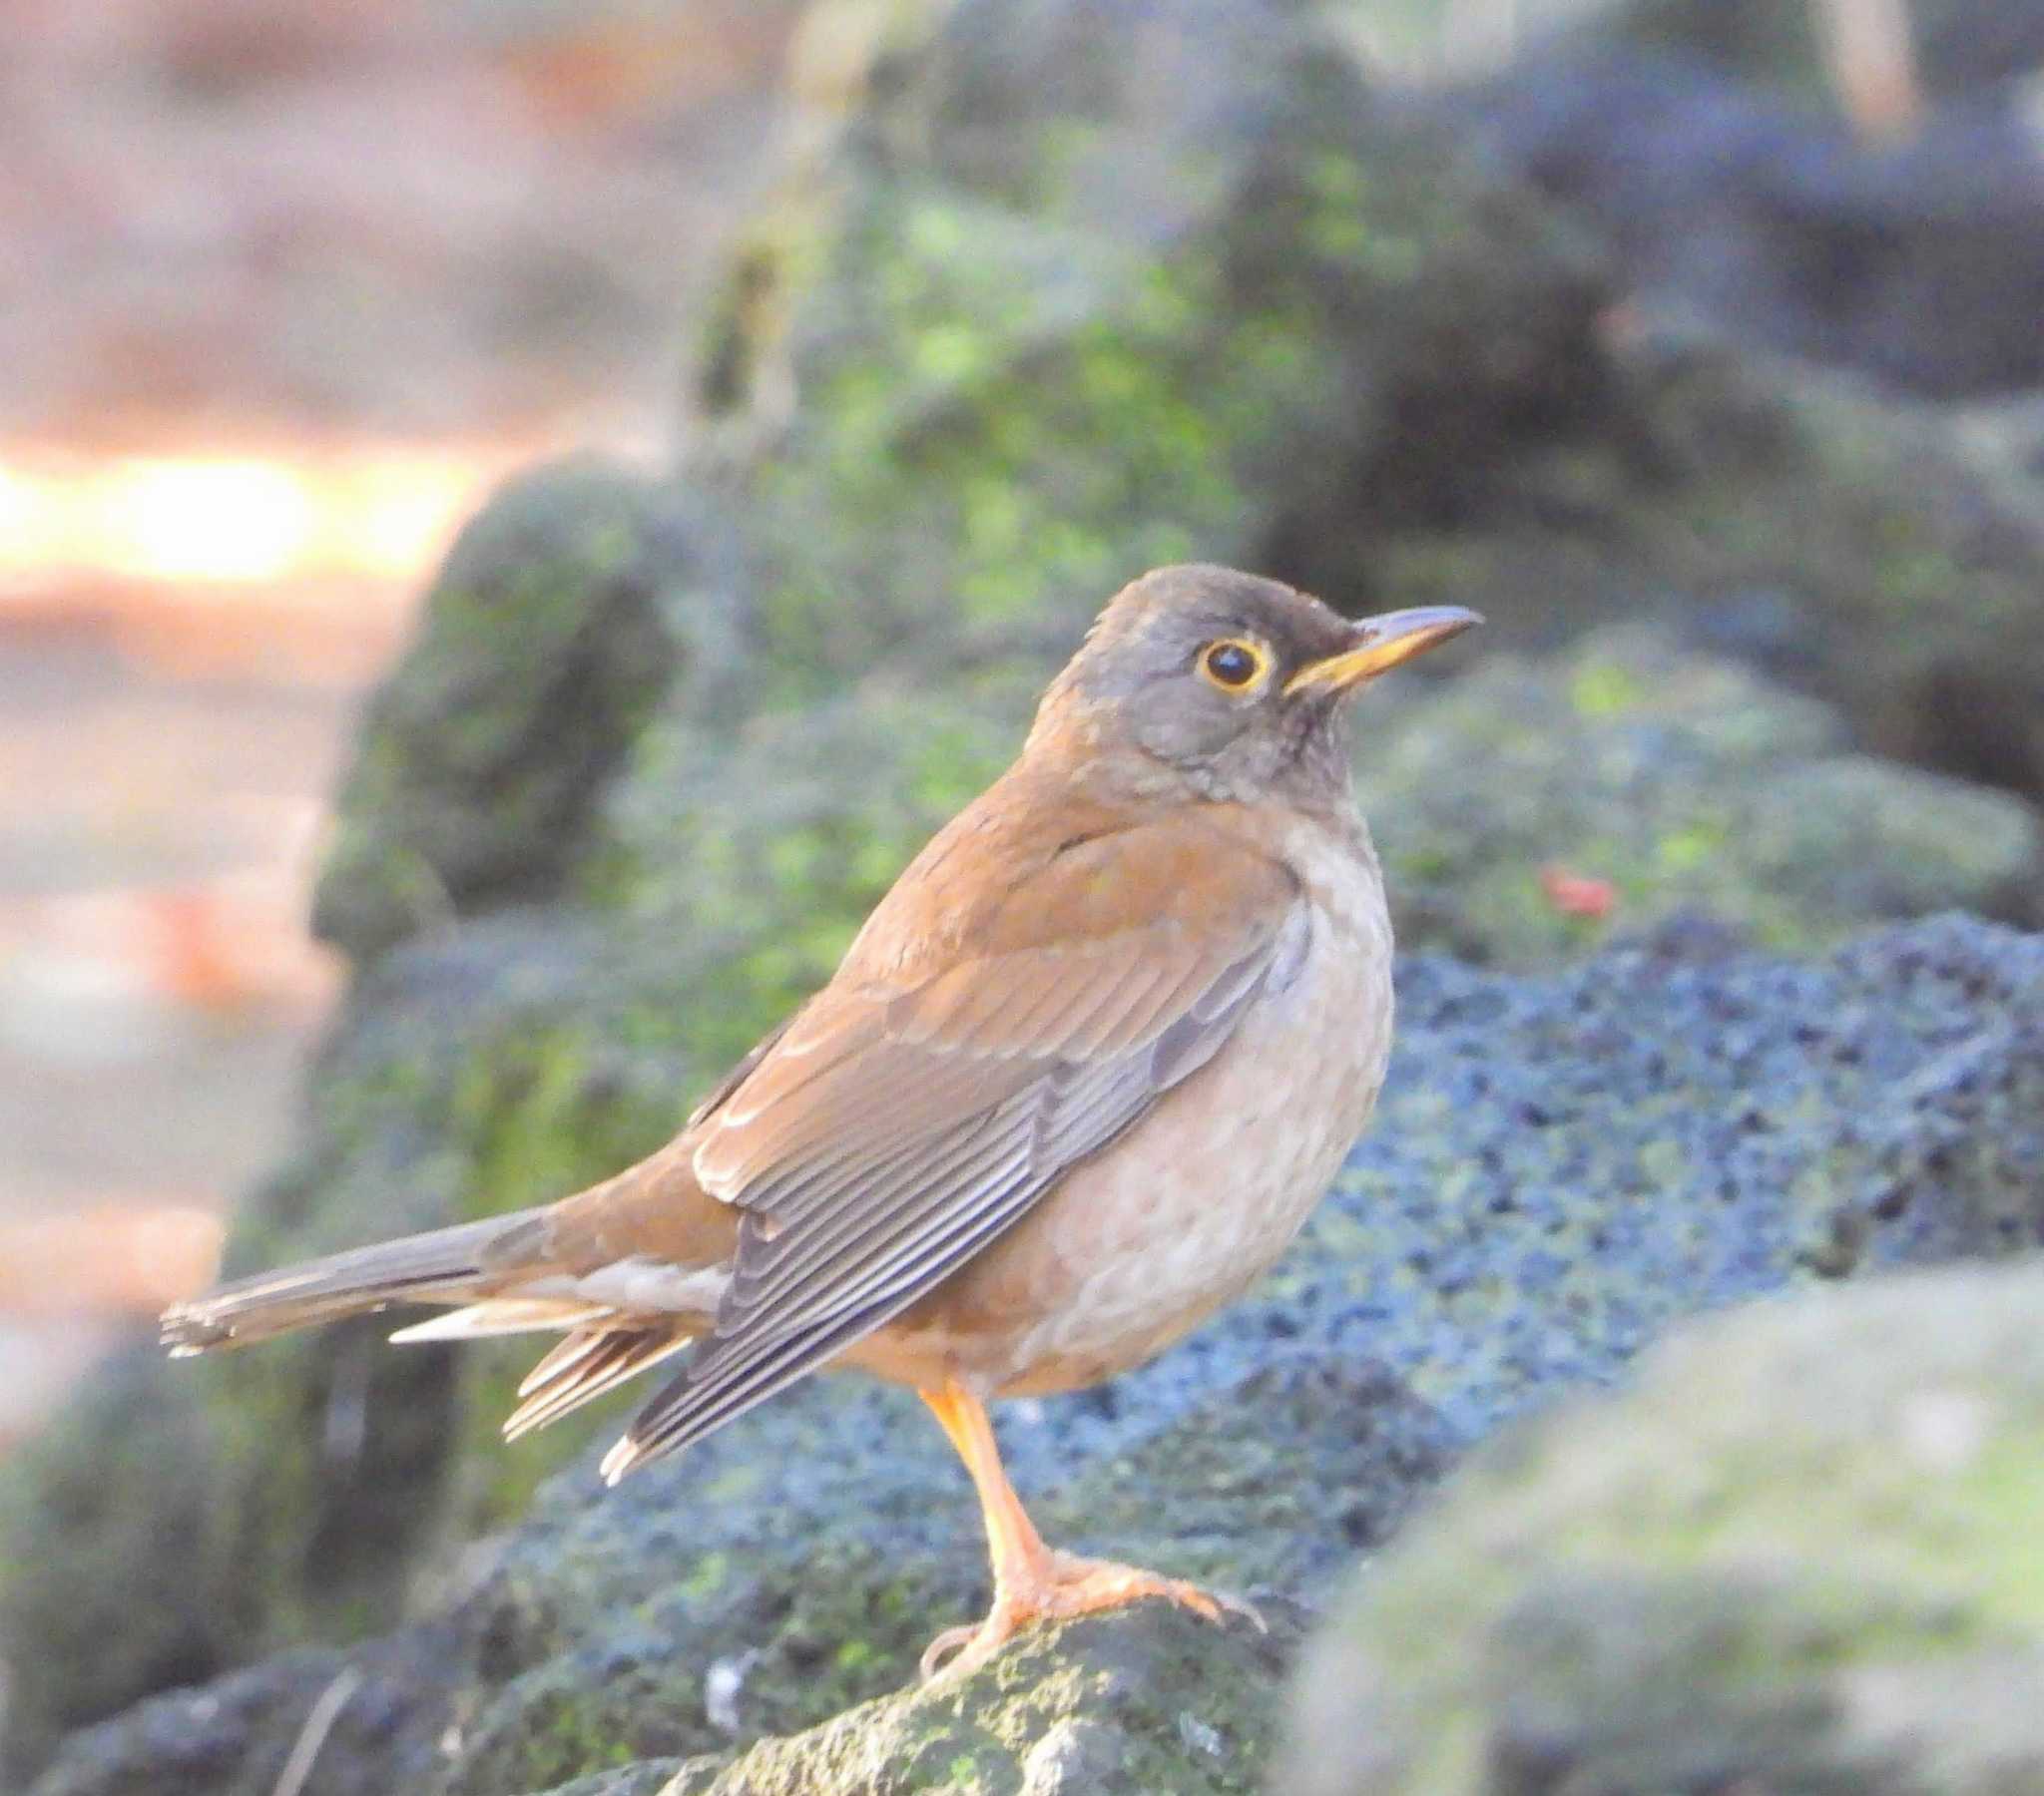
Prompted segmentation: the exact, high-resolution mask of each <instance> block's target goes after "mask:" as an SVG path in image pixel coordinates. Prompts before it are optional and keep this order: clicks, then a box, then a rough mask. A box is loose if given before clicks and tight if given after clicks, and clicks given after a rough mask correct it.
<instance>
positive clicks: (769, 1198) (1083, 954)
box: [605, 825, 1309, 1479]
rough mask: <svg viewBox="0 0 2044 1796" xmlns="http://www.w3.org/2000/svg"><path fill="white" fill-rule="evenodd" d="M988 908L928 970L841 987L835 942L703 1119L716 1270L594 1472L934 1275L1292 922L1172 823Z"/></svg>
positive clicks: (1098, 850) (642, 1454)
mask: <svg viewBox="0 0 2044 1796" xmlns="http://www.w3.org/2000/svg"><path fill="white" fill-rule="evenodd" d="M983 909H984V910H985V913H986V914H985V915H983V916H981V917H979V918H976V919H974V920H973V921H972V922H971V924H970V925H969V926H968V927H967V928H966V929H965V930H964V931H962V932H961V933H962V939H961V940H960V941H959V944H958V952H957V953H956V955H955V956H953V957H952V958H951V959H950V961H949V964H948V965H945V966H943V967H942V968H941V970H937V971H934V972H928V971H925V972H923V973H921V974H919V975H917V976H916V977H914V978H912V979H906V980H901V981H893V980H889V979H885V978H880V979H873V980H869V981H860V980H859V979H857V978H856V977H855V974H856V970H857V969H856V960H857V957H856V956H854V962H853V964H851V965H848V967H847V971H846V975H840V978H839V980H838V981H837V982H835V983H833V984H832V985H831V986H830V987H828V988H826V989H825V990H824V991H823V992H822V993H820V994H818V996H817V997H816V998H815V999H814V1000H812V1001H811V1003H810V1005H809V1007H808V1008H807V1009H806V1010H805V1011H804V1012H803V1013H802V1014H801V1016H800V1017H799V1018H798V1019H797V1020H796V1021H795V1023H794V1024H793V1026H792V1027H790V1028H789V1029H788V1030H787V1031H786V1033H785V1034H783V1035H782V1036H781V1037H780V1038H779V1039H778V1040H777V1041H775V1042H774V1043H773V1044H772V1045H771V1046H770V1048H769V1049H768V1051H767V1053H766V1054H765V1055H764V1056H763V1057H762V1058H761V1060H760V1061H759V1063H758V1064H757V1066H755V1067H754V1068H753V1070H752V1072H751V1074H750V1076H749V1077H747V1078H746V1079H745V1080H744V1082H743V1083H742V1084H741V1085H740V1086H739V1087H738V1088H737V1089H736V1090H735V1091H733V1092H732V1093H731V1094H730V1095H729V1096H728V1097H726V1099H725V1101H724V1103H723V1105H722V1106H721V1108H719V1109H718V1110H717V1111H716V1112H715V1113H714V1114H713V1115H712V1116H710V1117H709V1118H707V1119H706V1121H705V1124H704V1126H703V1128H702V1130H701V1132H700V1136H699V1139H698V1145H697V1148H696V1154H695V1166H696V1173H697V1176H698V1178H699V1179H700V1180H701V1182H702V1184H703V1187H704V1188H705V1189H706V1190H708V1191H710V1192H712V1193H713V1194H714V1195H716V1196H718V1197H720V1198H722V1199H724V1200H725V1201H726V1202H728V1203H731V1204H733V1205H735V1206H737V1207H738V1208H739V1209H740V1210H741V1211H742V1212H743V1216H742V1220H741V1222H740V1225H739V1236H738V1251H737V1254H736V1257H735V1259H734V1261H733V1267H732V1274H731V1279H730V1283H729V1285H728V1287H727V1289H726V1292H725V1295H724V1297H723V1300H722V1302H721V1304H720V1306H719V1309H718V1314H717V1321H716V1327H715V1329H714V1331H713V1332H712V1333H711V1334H710V1335H709V1336H708V1337H706V1338H705V1339H704V1340H702V1341H701V1342H700V1343H699V1344H698V1345H697V1347H696V1350H695V1352H694V1354H693V1355H692V1357H691V1360H690V1363H689V1365H688V1367H687V1368H686V1370H685V1371H684V1372H683V1373H682V1375H681V1376H680V1377H679V1378H678V1379H676V1380H675V1381H674V1383H672V1384H671V1385H670V1386H669V1387H668V1388H667V1389H666V1390H664V1391H663V1392H662V1393H661V1394H660V1396H659V1397H657V1398H656V1399H655V1400H654V1401H653V1403H652V1404H650V1405H649V1406H648V1407H647V1409H646V1410H645V1411H644V1412H643V1413H642V1414H641V1415H640V1416H639V1418H638V1420H637V1421H636V1422H635V1423H634V1424H633V1427H632V1429H631V1432H630V1433H629V1434H628V1435H627V1436H626V1438H625V1439H624V1440H623V1441H621V1442H620V1443H619V1444H618V1446H617V1447H616V1448H615V1449H614V1450H613V1453H612V1456H611V1458H610V1459H609V1460H607V1461H606V1462H605V1470H606V1473H607V1475H608V1476H610V1477H611V1478H613V1479H616V1478H618V1477H621V1476H622V1475H623V1474H624V1472H626V1471H628V1470H629V1469H630V1468H631V1467H632V1466H634V1465H636V1464H639V1463H640V1462H642V1461H644V1460H647V1459H650V1458H653V1457H655V1456H656V1455H658V1454H662V1453H667V1452H672V1451H675V1450H677V1449H679V1448H682V1447H685V1446H688V1445H689V1444H690V1443H692V1442H694V1441H696V1440H699V1439H701V1438H702V1437H703V1436H704V1435H706V1434H707V1433H709V1432H710V1431H711V1430H712V1429H714V1428H717V1427H719V1426H720V1425H722V1424H723V1423H725V1422H728V1421H730V1420H731V1419H732V1418H733V1417H734V1416H737V1415H739V1414H741V1413H742V1412H744V1411H745V1410H748V1409H750V1408H752V1407H753V1406H754V1405H755V1404H757V1403H760V1402H762V1401H764V1400H765V1399H766V1398H767V1397H769V1396H771V1395H772V1394H773V1393H774V1392H775V1391H777V1390H780V1389H781V1388H782V1387H784V1386H785V1385H787V1384H788V1383H790V1382H791V1381H792V1380H794V1379H796V1378H799V1377H801V1376H802V1374H804V1373H805V1372H808V1371H810V1370H811V1369H812V1368H814V1367H815V1366H817V1365H819V1364H821V1363H822V1362H823V1361H825V1360H827V1359H829V1358H831V1357H832V1356H833V1355H835V1354H836V1353H838V1352H839V1351H841V1350H842V1349H843V1348H844V1347H845V1346H847V1345H848V1344H849V1343H851V1342H853V1341H855V1340H857V1339H859V1338H860V1337H861V1336H863V1335H866V1334H868V1333H870V1332H871V1331H872V1330H873V1329H875V1328H878V1327H880V1326H881V1325H882V1324H883V1323H885V1322H887V1321H888V1320H889V1319H891V1318H892V1317H894V1316H896V1315H898V1314H899V1313H900V1312H901V1311H902V1310H904V1309H906V1308H908V1307H909V1305H911V1304H913V1303H914V1302H915V1301H916V1300H917V1299H918V1298H920V1297H922V1296H923V1295H924V1294H925V1293H927V1292H929V1291H930V1290H932V1289H934V1288H935V1287H936V1286H937V1285H938V1284H939V1283H941V1282H942V1281H943V1279H944V1278H945V1277H946V1276H948V1275H949V1274H950V1273H952V1272H954V1271H956V1270H957V1269H958V1268H959V1267H960V1266H961V1265H963V1264H964V1263H965V1262H966V1261H967V1260H969V1259H970V1258H972V1256H973V1255H975V1254H976V1253H978V1252H979V1251H980V1250H981V1249H983V1248H984V1247H985V1246H987V1244H988V1243H989V1242H991V1241H992V1240H993V1239H994V1238H995V1237H996V1236H997V1235H999V1234H1000V1233H1001V1232H1002V1231H1003V1230H1005V1229H1006V1228H1008V1227H1010V1226H1011V1225H1012V1224H1013V1223H1014V1222H1015V1221H1016V1220H1018V1219H1019V1218H1020V1217H1021V1216H1022V1215H1023V1214H1024V1212H1025V1211H1027V1210H1028V1208H1029V1206H1030V1205H1031V1204H1032V1203H1033V1202H1035V1200H1036V1199H1037V1198H1038V1197H1040V1196H1041V1195H1042V1194H1043V1193H1044V1192H1045V1191H1046V1190H1047V1189H1048V1188H1049V1187H1050V1186H1051V1185H1052V1184H1054V1183H1055V1182H1056V1180H1057V1179H1058V1177H1059V1175H1060V1174H1061V1173H1063V1172H1064V1171H1065V1170H1066V1168H1068V1167H1070V1166H1071V1165H1073V1164H1074V1163H1075V1162H1077V1161H1078V1160H1080V1159H1082V1158H1084V1157H1085V1156H1086V1155H1087V1154H1090V1153H1093V1152H1095V1151H1097V1150H1098V1149H1099V1148H1101V1147H1103V1146H1104V1145H1106V1144H1107V1143H1108V1142H1109V1141H1112V1140H1113V1139H1114V1138H1115V1137H1116V1136H1117V1135H1118V1134H1120V1133H1121V1132H1122V1131H1123V1130H1124V1129H1126V1128H1127V1127H1129V1126H1130V1124H1132V1123H1133V1122H1136V1121H1137V1120H1138V1119H1140V1118H1141V1117H1142V1116H1143V1115H1144V1114H1145V1113H1146V1112H1147V1111H1148V1110H1149V1109H1150V1107H1151V1106H1152V1105H1154V1104H1155V1103H1156V1102H1157V1100H1158V1099H1159V1098H1160V1097H1161V1096H1163V1094H1164V1093H1166V1092H1168V1091H1169V1090H1171V1088H1172V1087H1173V1086H1175V1085H1177V1084H1178V1083H1179V1082H1181V1081H1182V1080H1184V1079H1186V1078H1188V1077H1190V1076H1191V1075H1192V1074H1193V1073H1195V1072H1197V1071H1198V1070H1199V1068H1201V1067H1202V1066H1204V1065H1206V1063H1207V1062H1208V1061H1209V1060H1211V1059H1212V1058H1213V1057H1214V1055H1215V1054H1216V1053H1217V1052H1219V1050H1220V1048H1221V1047H1222V1045H1223V1043H1224V1042H1226V1041H1227V1039H1228V1037H1229V1035H1230V1034H1231V1033H1232V1032H1233V1030H1234V1028H1235V1026H1236V1024H1237V1022H1238V1021H1239V1020H1240V1018H1241V1017H1242V1015H1243V1013H1244V1011H1245V1010H1246V1009H1247V1008H1248V1006H1249V1005H1250V1003H1251V1002H1252V1001H1253V1000H1254V999H1255V998H1256V996H1257V995H1258V993H1259V992H1260V991H1263V990H1265V989H1267V988H1268V987H1269V986H1270V985H1272V983H1273V982H1274V981H1281V980H1284V979H1288V978H1290V977H1291V976H1292V975H1293V974H1294V973H1295V971H1296V969H1297V966H1298V964H1299V963H1300V961H1301V960H1302V958H1303V950H1304V945H1305V940H1306V935H1307V931H1308V928H1309V925H1308V922H1307V916H1306V911H1305V907H1304V905H1303V903H1302V901H1301V895H1300V891H1299V887H1298V884H1297V881H1296V880H1295V878H1294V877H1293V876H1292V874H1291V873H1290V872H1289V870H1288V869H1287V868H1286V867H1285V866H1284V865H1283V864H1282V863H1281V862H1279V861H1278V860H1275V859H1271V858H1267V857H1265V856H1262V855H1259V854H1254V853H1249V852H1246V851H1245V849H1244V846H1243V845H1242V844H1241V843H1240V842H1239V841H1230V840H1228V839H1226V838H1220V837H1217V836H1214V835H1209V834H1207V833H1206V832H1203V831H1188V830H1186V829H1183V828H1178V829H1174V828H1172V827H1170V826H1167V825H1144V826H1137V827H1132V828H1128V829H1124V830H1119V831H1115V832H1112V833H1109V834H1105V835H1099V836H1095V837H1092V838H1090V839H1088V840H1085V841H1083V842H1080V843H1077V844H1075V845H1072V846H1070V847H1069V849H1068V850H1067V851H1065V852H1061V853H1053V854H1051V855H1049V856H1047V857H1046V858H1045V860H1044V861H1043V864H1041V865H1040V866H1038V867H1036V868H1035V869H1033V870H1032V871H1031V872H1029V873H1028V874H1027V875H1026V876H1025V877H1023V878H1021V879H1019V880H1018V881H1016V882H1014V883H1012V884H1010V885H1008V886H1007V887H1006V888H1005V889H1004V890H1002V891H1001V892H999V893H998V894H997V895H996V900H995V901H994V902H992V903H990V904H987V905H985V906H983Z"/></svg>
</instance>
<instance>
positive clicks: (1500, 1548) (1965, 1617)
mask: <svg viewBox="0 0 2044 1796" xmlns="http://www.w3.org/2000/svg"><path fill="white" fill-rule="evenodd" d="M2040 1304H2044V1273H2040V1272H2039V1270H2038V1269H2037V1267H2036V1265H2035V1264H2034V1263H2032V1264H2029V1265H2025V1266H2022V1267H2014V1268H2008V1269H2003V1270H1997V1271H1992V1272H1990V1271H1983V1270H1968V1271H1964V1272H1946V1273H1940V1274H1937V1275H1934V1276H1922V1277H1913V1278H1907V1279H1893V1280H1881V1281H1878V1282H1875V1283H1872V1284H1869V1285H1867V1286H1866V1287H1864V1288H1862V1289H1857V1290H1854V1291H1851V1292H1849V1293H1848V1292H1838V1293H1835V1294H1832V1295H1829V1296H1826V1297H1824V1298H1822V1299H1818V1300H1806V1301H1804V1302H1801V1303H1797V1304H1770V1305H1764V1306H1761V1307H1758V1308H1755V1309H1751V1310H1744V1311H1741V1312H1739V1313H1737V1314H1735V1315H1731V1316H1727V1317H1723V1318H1720V1319H1718V1320H1715V1321H1713V1322H1712V1323H1710V1324H1709V1325H1707V1326H1702V1327H1698V1328H1695V1329H1692V1330H1689V1331H1685V1332H1684V1333H1683V1334H1682V1335H1681V1336H1680V1337H1679V1338H1678V1339H1677V1340H1675V1341H1672V1342H1670V1343H1669V1344H1668V1345H1666V1346H1665V1347H1662V1348H1660V1349H1658V1350H1657V1351H1656V1352H1655V1353H1654V1354H1653V1355H1652V1356H1651V1357H1650V1358H1649V1359H1648V1360H1647V1361H1646V1362H1645V1363H1644V1364H1643V1366H1642V1368H1641V1370H1640V1375H1639V1380H1638V1383H1637V1385H1636V1386H1635V1387H1634V1388H1633V1389H1631V1390H1629V1391H1628V1392H1627V1393H1626V1394H1625V1395H1624V1396H1623V1397H1620V1398H1617V1399H1615V1400H1609V1401H1605V1402H1601V1403H1596V1404H1591V1405H1585V1406H1579V1407H1577V1408H1574V1409H1571V1410H1569V1411H1566V1412H1564V1413H1562V1414H1560V1415H1556V1416H1552V1417H1550V1418H1548V1419H1547V1420H1546V1421H1545V1422H1544V1423H1543V1424H1542V1425H1540V1426H1539V1427H1537V1428H1534V1429H1530V1430H1524V1431H1519V1432H1515V1433H1514V1434H1512V1435H1510V1436H1509V1437H1507V1438H1506V1439H1504V1440H1502V1441H1500V1442H1498V1443H1497V1444H1496V1445H1495V1446H1493V1447H1492V1448H1489V1449H1487V1450H1486V1451H1485V1452H1484V1453H1483V1454H1482V1455H1480V1456H1479V1458H1478V1460H1477V1461H1476V1463H1474V1464H1472V1465H1471V1466H1469V1467H1468V1468H1467V1469H1466V1470H1465V1471H1464V1473H1463V1474H1462V1475H1461V1476H1459V1477H1458V1478H1457V1479H1456V1480H1455V1481H1454V1483H1453V1485H1452V1486H1451V1487H1450V1489H1449V1491H1448V1492H1447V1494H1446V1496H1445V1500H1444V1501H1443V1502H1442V1503H1441V1504H1440V1505H1439V1506H1438V1507H1437V1509H1436V1510H1435V1511H1434V1512H1433V1513H1432V1514H1431V1515H1429V1516H1428V1517H1426V1518H1425V1519H1424V1520H1423V1521H1421V1522H1419V1523H1417V1524H1415V1526H1414V1528H1413V1530H1412V1531H1411V1533H1410V1534H1409V1535H1408V1536H1407V1537H1406V1538H1405V1539H1404V1540H1403V1541H1401V1542H1400V1544H1399V1545H1398V1547H1397V1548H1396V1549H1395V1550H1394V1551H1393V1552H1392V1553H1391V1554H1389V1555H1387V1556H1386V1557H1385V1558H1384V1559H1383V1560H1382V1562H1381V1563H1380V1564H1379V1565H1378V1566H1377V1567H1376V1568H1375V1569H1374V1570H1373V1571H1371V1573H1370V1574H1369V1576H1368V1578H1367V1580H1366V1581H1365V1582H1364V1583H1363V1584H1361V1585H1360V1586H1359V1587H1357V1588H1356V1589H1355V1590H1354V1591H1353V1592H1352V1594H1351V1596H1350V1598H1349V1600H1348V1601H1347V1602H1346V1603H1345V1604H1344V1605H1343V1606H1342V1608H1341V1609H1340V1611H1339V1612H1338V1613H1337V1616H1336V1618H1335V1620H1334V1622H1333V1623H1332V1624H1331V1626H1330V1627H1329V1629H1328V1630H1327V1632H1326V1633H1325V1635H1324V1636H1323V1637H1322V1638H1321V1639H1319V1640H1318V1641H1316V1642H1315V1644H1314V1645H1313V1647H1312V1649H1311V1651H1310V1653H1309V1654H1308V1655H1307V1659H1306V1662H1305V1665H1304V1667H1303V1675H1302V1677H1301V1680H1300V1684H1299V1698H1298V1707H1297V1710H1296V1714H1295V1719H1294V1722H1293V1725H1292V1728H1291V1738H1290V1744H1289V1746H1288V1748H1287V1751H1286V1754H1285V1757H1284V1760H1283V1762H1282V1766H1281V1768H1280V1770H1279V1771H1278V1775H1277V1777H1276V1779H1275V1781H1274V1783H1273V1786H1272V1787H1273V1788H1274V1789H1278V1790H1282V1791H1284V1792H1286V1793H1287V1796H1393V1793H1394V1792H1420V1791H1429V1792H1431V1791H1441V1792H1446V1791H1450V1790H1466V1789H1472V1788H1476V1787H1479V1786H1480V1787H1482V1788H1485V1789H1492V1790H1498V1791H1513V1792H1520V1791H1524V1792H1532V1791H1543V1790H1562V1789H1566V1790H1583V1791H1612V1792H1617V1791H1641V1790H1732V1789H1757V1790H1785V1791H1786V1790H1796V1791H1811V1792H1816V1791H1839V1792H1845V1791H1854V1792H1866V1793H1867V1796H1913V1793H1914V1792H1919V1791H1926V1790H1935V1791H1938V1792H1941V1793H1943V1796H2016V1793H2017V1792H2020V1791H2026V1790H2034V1789H2037V1788H2039V1787H2040V1786H2044V1718H2040V1715H2039V1711H2038V1705H2037V1693H2038V1691H2039V1690H2044V1588H2040V1586H2039V1582H2038V1578H2037V1575H2036V1564H2037V1553H2036V1539H2037V1536H2036V1522H2037V1516H2038V1513H2039V1509H2040V1507H2044V1346H2040V1336H2039V1333H2038V1329H2037V1325H2036V1324H2037V1316H2038V1312H2039V1306H2040Z"/></svg>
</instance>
